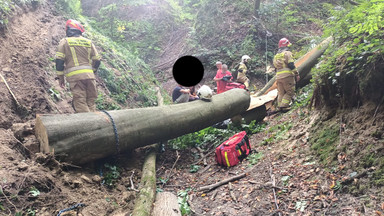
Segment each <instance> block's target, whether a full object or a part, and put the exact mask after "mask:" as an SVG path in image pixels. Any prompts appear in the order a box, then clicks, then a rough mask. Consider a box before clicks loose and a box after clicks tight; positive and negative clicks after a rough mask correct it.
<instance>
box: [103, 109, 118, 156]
mask: <svg viewBox="0 0 384 216" xmlns="http://www.w3.org/2000/svg"><path fill="white" fill-rule="evenodd" d="M101 111H102V112H104V113H105V114H106V115H107V116H108V117H109V119H111V122H112V126H113V132H114V133H115V140H116V150H117V154H120V146H119V134H118V133H117V128H116V124H115V121H114V120H113V118H112V116H111V115H110V114H109V113H108V112H107V111H105V110H101Z"/></svg>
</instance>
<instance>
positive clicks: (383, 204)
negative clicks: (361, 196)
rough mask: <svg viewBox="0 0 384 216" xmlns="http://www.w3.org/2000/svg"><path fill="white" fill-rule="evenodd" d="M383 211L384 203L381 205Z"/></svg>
mask: <svg viewBox="0 0 384 216" xmlns="http://www.w3.org/2000/svg"><path fill="white" fill-rule="evenodd" d="M381 210H384V202H383V203H381Z"/></svg>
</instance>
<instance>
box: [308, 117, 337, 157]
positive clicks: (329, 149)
mask: <svg viewBox="0 0 384 216" xmlns="http://www.w3.org/2000/svg"><path fill="white" fill-rule="evenodd" d="M338 138H339V125H338V124H337V123H327V122H325V123H324V125H321V126H317V127H316V128H315V129H313V132H312V133H311V136H310V143H311V149H312V150H314V151H315V154H317V155H318V156H319V159H320V161H322V162H323V163H324V164H329V163H332V162H333V161H334V160H335V159H336V155H337V152H336V147H337V145H336V142H337V141H338Z"/></svg>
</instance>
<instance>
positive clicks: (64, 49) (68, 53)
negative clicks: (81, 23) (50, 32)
mask: <svg viewBox="0 0 384 216" xmlns="http://www.w3.org/2000/svg"><path fill="white" fill-rule="evenodd" d="M56 59H61V60H64V65H65V69H64V71H57V72H56V73H57V75H58V76H60V75H65V77H66V79H67V81H68V82H76V81H78V80H84V79H95V75H94V73H93V68H92V65H93V61H97V60H100V56H99V54H98V53H97V50H96V48H95V46H94V44H93V43H92V41H91V40H89V39H87V38H84V37H82V36H79V37H67V38H63V39H62V40H61V41H60V43H59V46H58V48H57V52H56Z"/></svg>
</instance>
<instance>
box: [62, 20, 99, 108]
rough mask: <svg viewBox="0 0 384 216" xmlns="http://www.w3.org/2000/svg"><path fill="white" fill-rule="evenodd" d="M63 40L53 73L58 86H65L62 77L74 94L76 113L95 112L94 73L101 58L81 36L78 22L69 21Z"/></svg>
mask: <svg viewBox="0 0 384 216" xmlns="http://www.w3.org/2000/svg"><path fill="white" fill-rule="evenodd" d="M65 32H66V36H67V37H66V38H63V39H62V40H61V41H60V43H59V46H58V48H57V52H56V71H57V76H58V79H59V83H60V86H61V87H62V88H64V87H65V80H64V76H65V78H66V80H67V82H68V83H69V87H70V89H71V92H72V95H73V106H74V109H75V111H76V112H77V113H80V112H95V111H96V104H95V101H96V98H97V89H96V80H95V74H94V73H95V72H96V71H97V69H98V68H99V66H100V56H99V55H98V53H97V50H96V48H95V46H94V44H93V43H92V41H91V40H89V39H87V38H84V37H82V33H84V28H83V26H82V25H81V24H80V22H78V21H76V20H71V19H69V20H68V21H67V22H66V24H65Z"/></svg>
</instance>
